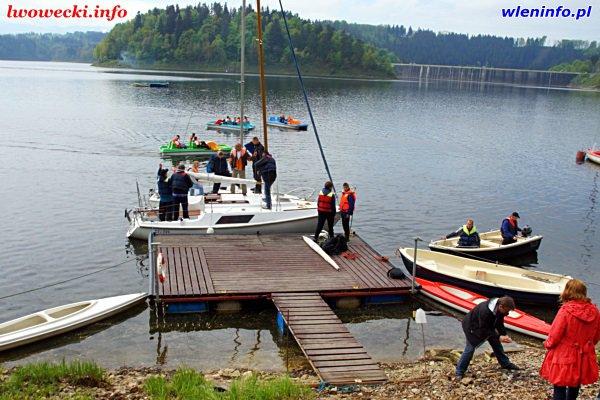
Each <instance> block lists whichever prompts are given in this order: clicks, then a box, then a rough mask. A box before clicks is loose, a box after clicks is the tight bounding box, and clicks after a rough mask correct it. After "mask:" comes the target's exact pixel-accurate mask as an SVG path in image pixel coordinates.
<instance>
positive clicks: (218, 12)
mask: <svg viewBox="0 0 600 400" xmlns="http://www.w3.org/2000/svg"><path fill="white" fill-rule="evenodd" d="M240 11H241V8H240V9H230V8H228V7H227V5H225V6H222V5H220V4H218V3H214V4H212V5H210V6H208V5H206V4H198V5H197V6H195V7H191V6H190V7H186V8H183V9H180V8H179V7H178V6H168V7H167V8H166V9H158V8H155V9H153V10H151V11H149V12H148V13H146V14H138V15H137V16H136V17H135V18H134V19H133V20H131V21H128V22H126V23H122V24H118V25H116V26H115V27H114V28H113V29H112V30H111V31H110V32H109V34H108V35H107V36H106V38H105V39H104V40H103V41H102V42H101V43H100V44H99V45H98V46H97V48H96V50H95V52H94V55H95V58H96V60H97V61H98V62H99V63H100V65H110V64H120V65H130V66H138V67H176V68H184V69H214V70H220V71H223V70H227V71H230V72H231V71H234V70H238V69H239V57H240V55H239V48H240V22H241V21H240V16H241V12H240ZM286 16H287V17H288V21H289V24H290V30H291V34H292V39H293V42H294V47H295V49H296V52H297V56H298V58H299V59H300V62H301V65H302V68H303V70H304V71H305V72H310V73H318V74H320V75H361V76H389V77H391V76H393V69H392V65H391V61H392V60H393V56H392V55H391V54H390V53H388V52H387V51H385V50H380V49H377V48H375V47H374V46H372V45H369V44H366V43H364V42H363V41H362V40H360V39H356V38H354V37H352V36H351V35H350V34H348V33H346V32H344V31H342V30H341V29H336V28H334V27H332V26H331V25H329V24H324V23H313V22H310V21H307V20H303V19H301V18H299V17H298V16H297V15H291V14H286ZM262 17H263V29H264V49H265V60H266V64H267V71H268V72H281V71H288V72H292V71H293V64H292V59H291V56H290V50H289V47H288V42H287V36H286V33H285V26H284V23H283V19H282V16H281V14H280V13H279V12H276V11H271V10H269V9H265V10H264V11H263V13H262ZM256 21H257V20H256V13H255V12H254V11H253V10H252V8H250V7H249V8H248V10H247V13H246V27H247V32H246V54H247V68H249V69H250V70H256V69H257V57H258V55H257V54H258V53H257V41H256V35H257V33H256V31H257V29H256V28H257V22H256ZM269 67H271V68H269Z"/></svg>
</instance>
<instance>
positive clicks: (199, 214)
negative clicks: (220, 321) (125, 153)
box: [125, 1, 318, 239]
mask: <svg viewBox="0 0 600 400" xmlns="http://www.w3.org/2000/svg"><path fill="white" fill-rule="evenodd" d="M245 10H246V2H245V1H243V5H242V14H241V22H242V26H241V32H242V38H241V39H242V40H241V51H240V53H241V54H240V61H241V62H240V65H241V68H240V100H241V101H240V115H245V114H244V84H245V82H244V76H245V75H244V54H245V48H244V47H245V46H244V45H245V18H244V17H245ZM258 26H259V29H260V23H259V24H258ZM259 35H260V32H259ZM260 46H261V47H262V44H261V45H260ZM260 55H261V57H260V59H261V65H260V67H261V71H262V68H263V65H262V49H261V54H260ZM263 79H264V75H263V76H262V77H261V93H262V94H263V96H264V90H263V89H264V87H263V85H264V83H263ZM265 120H266V106H265V103H264V97H263V128H264V135H265V136H264V145H265V149H267V148H268V142H267V136H266V121H265ZM237 129H238V130H239V132H240V143H243V139H244V133H245V132H246V129H245V127H244V126H243V125H242V126H239V125H238V128H237ZM188 174H189V175H190V176H192V177H194V178H195V179H197V180H198V181H199V182H213V183H217V182H218V183H222V184H226V185H243V184H246V185H254V184H255V183H256V182H255V181H254V180H252V179H241V178H231V177H224V176H217V175H214V174H201V173H192V172H188ZM276 186H277V185H276ZM300 191H306V188H297V189H294V190H292V191H290V192H287V193H284V194H282V193H274V194H273V195H272V204H273V207H272V208H271V209H267V208H264V207H263V204H262V195H261V194H260V193H253V192H252V191H248V193H247V194H246V195H245V196H244V195H243V194H241V193H230V191H229V190H228V188H227V187H223V186H221V189H220V190H219V191H218V193H214V194H213V193H208V194H203V193H197V192H196V191H195V190H194V189H191V191H190V193H189V195H188V206H189V213H190V218H186V219H180V220H178V221H160V220H159V219H158V215H157V211H158V204H159V200H160V197H159V196H158V193H155V192H154V191H153V190H152V191H151V193H150V195H149V197H148V199H147V200H144V199H142V197H141V196H139V194H138V207H137V208H134V209H132V210H129V211H127V212H126V213H125V216H126V217H127V219H128V220H129V228H128V230H127V237H128V238H132V239H147V238H148V236H149V234H150V232H151V231H152V230H153V229H160V231H161V232H169V233H170V232H189V233H192V232H193V233H211V232H214V233H220V234H247V233H251V234H256V233H312V232H313V230H314V228H315V226H316V224H317V218H318V214H317V203H316V202H314V201H310V200H308V199H309V198H311V197H312V196H313V195H314V191H312V192H311V193H310V194H308V195H307V196H302V197H301V196H299V195H295V194H294V193H300ZM138 193H139V192H138Z"/></svg>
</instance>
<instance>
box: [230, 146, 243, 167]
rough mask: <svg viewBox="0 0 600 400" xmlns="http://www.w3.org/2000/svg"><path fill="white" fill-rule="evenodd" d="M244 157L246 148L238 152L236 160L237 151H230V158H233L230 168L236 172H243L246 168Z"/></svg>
mask: <svg viewBox="0 0 600 400" xmlns="http://www.w3.org/2000/svg"><path fill="white" fill-rule="evenodd" d="M244 155H246V148H245V147H242V150H240V157H239V158H238V156H237V150H236V149H233V150H231V157H233V161H232V163H231V166H232V167H233V168H235V169H237V170H238V171H243V170H244V168H245V167H246V164H245V163H244V161H243V158H244Z"/></svg>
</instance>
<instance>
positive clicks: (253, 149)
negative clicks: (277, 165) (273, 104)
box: [244, 117, 265, 193]
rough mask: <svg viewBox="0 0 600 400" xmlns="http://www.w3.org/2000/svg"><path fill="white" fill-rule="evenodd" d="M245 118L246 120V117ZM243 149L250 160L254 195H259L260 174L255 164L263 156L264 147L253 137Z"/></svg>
mask: <svg viewBox="0 0 600 400" xmlns="http://www.w3.org/2000/svg"><path fill="white" fill-rule="evenodd" d="M245 118H246V119H247V118H248V117H245ZM244 147H245V148H246V150H248V153H250V156H251V158H250V160H252V174H253V175H254V180H255V181H256V186H255V187H254V193H260V192H261V186H262V185H261V180H260V174H259V173H258V172H257V171H256V162H257V161H258V160H260V159H261V158H262V156H263V154H265V146H263V145H262V143H261V142H260V140H259V139H258V137H256V136H254V137H253V138H252V141H250V142H248V143H246V144H245V145H244Z"/></svg>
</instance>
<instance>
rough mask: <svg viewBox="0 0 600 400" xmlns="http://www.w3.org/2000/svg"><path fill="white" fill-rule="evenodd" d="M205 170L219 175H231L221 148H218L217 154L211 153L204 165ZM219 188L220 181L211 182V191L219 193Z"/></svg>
mask: <svg viewBox="0 0 600 400" xmlns="http://www.w3.org/2000/svg"><path fill="white" fill-rule="evenodd" d="M206 172H208V173H213V174H215V175H219V176H231V172H229V168H228V167H227V159H226V158H225V155H224V154H223V152H222V151H221V150H219V151H218V152H217V154H213V155H212V157H211V158H210V161H209V162H208V164H207V165H206ZM220 188H221V182H215V183H214V184H213V190H212V192H213V193H214V194H217V193H219V189H220Z"/></svg>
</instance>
